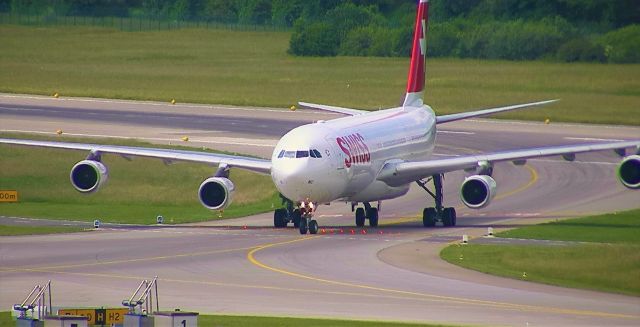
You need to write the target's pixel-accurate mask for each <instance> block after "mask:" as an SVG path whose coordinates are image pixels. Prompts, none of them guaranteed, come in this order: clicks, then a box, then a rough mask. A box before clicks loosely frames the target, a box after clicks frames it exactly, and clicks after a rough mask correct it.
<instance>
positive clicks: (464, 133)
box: [437, 131, 476, 135]
mask: <svg viewBox="0 0 640 327" xmlns="http://www.w3.org/2000/svg"><path fill="white" fill-rule="evenodd" d="M437 133H441V134H463V135H475V134H476V133H474V132H462V131H437Z"/></svg>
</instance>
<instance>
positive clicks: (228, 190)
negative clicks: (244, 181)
mask: <svg viewBox="0 0 640 327" xmlns="http://www.w3.org/2000/svg"><path fill="white" fill-rule="evenodd" d="M235 190H236V186H235V185H233V182H232V181H231V180H229V179H228V178H224V177H209V178H207V179H205V180H204V182H202V184H200V188H199V189H198V198H199V199H200V203H202V205H203V206H205V208H207V209H211V210H220V209H224V208H226V207H228V206H229V205H230V204H231V201H232V200H233V192H234V191H235Z"/></svg>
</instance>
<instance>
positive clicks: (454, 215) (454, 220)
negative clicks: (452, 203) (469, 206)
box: [449, 207, 458, 226]
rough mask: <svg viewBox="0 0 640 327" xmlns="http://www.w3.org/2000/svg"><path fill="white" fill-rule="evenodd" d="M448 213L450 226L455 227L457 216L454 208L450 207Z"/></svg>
mask: <svg viewBox="0 0 640 327" xmlns="http://www.w3.org/2000/svg"><path fill="white" fill-rule="evenodd" d="M449 212H450V213H451V226H455V225H456V223H457V221H456V220H457V218H458V217H457V214H456V208H454V207H451V208H449Z"/></svg>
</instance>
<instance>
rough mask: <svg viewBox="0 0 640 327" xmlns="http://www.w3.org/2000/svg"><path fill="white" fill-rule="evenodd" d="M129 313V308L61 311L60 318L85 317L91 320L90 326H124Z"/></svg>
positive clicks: (59, 311)
mask: <svg viewBox="0 0 640 327" xmlns="http://www.w3.org/2000/svg"><path fill="white" fill-rule="evenodd" d="M127 312H129V309H127V308H116V309H85V308H83V309H60V310H58V315H59V316H83V317H87V319H88V320H89V322H88V324H89V325H111V324H124V315H125V314H127Z"/></svg>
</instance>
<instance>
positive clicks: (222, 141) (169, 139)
mask: <svg viewBox="0 0 640 327" xmlns="http://www.w3.org/2000/svg"><path fill="white" fill-rule="evenodd" d="M0 131H1V132H8V133H33V134H47V135H57V133H54V132H42V131H25V130H17V129H2V130H0ZM63 135H69V136H86V137H106V138H116V139H137V140H143V141H161V142H184V141H181V140H180V139H178V138H175V139H174V138H161V137H138V136H115V135H103V134H83V133H66V132H65V133H63ZM189 142H191V143H211V144H228V145H246V146H258V147H274V146H275V140H274V143H273V144H271V143H250V142H237V141H229V140H227V139H225V140H221V141H213V140H201V139H190V141H189Z"/></svg>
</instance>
